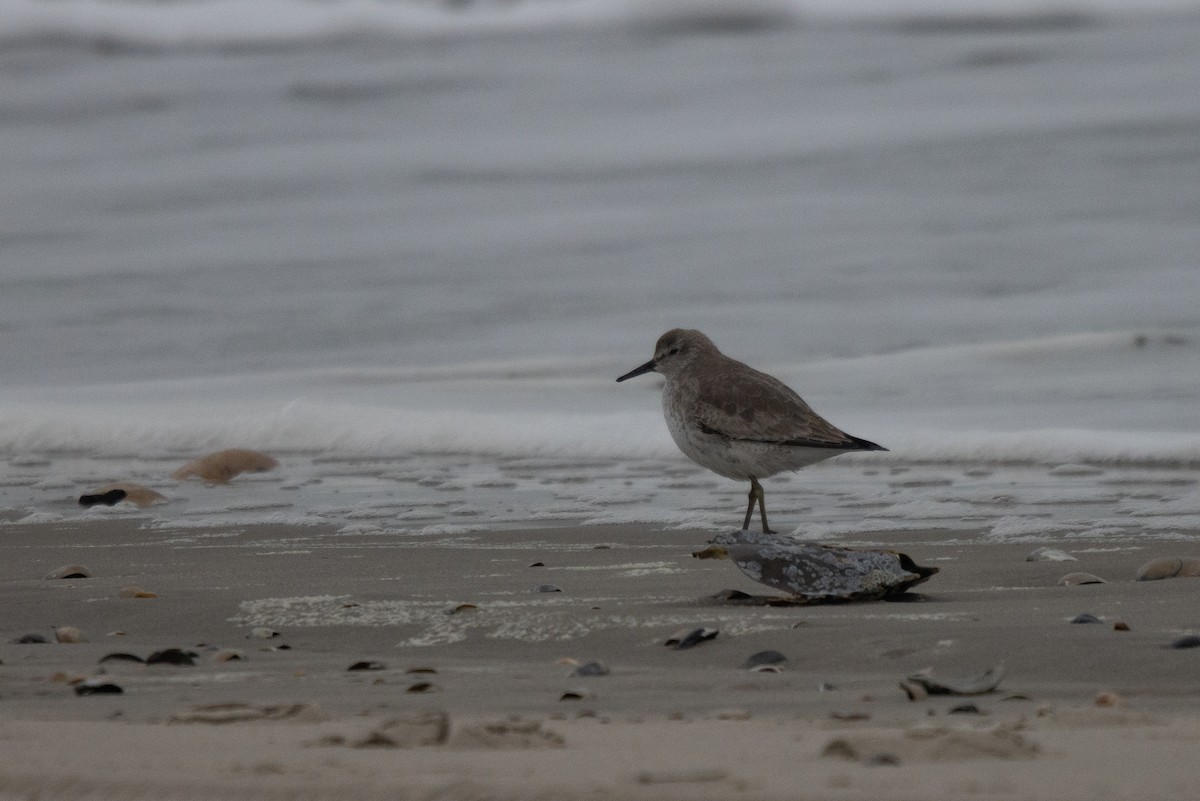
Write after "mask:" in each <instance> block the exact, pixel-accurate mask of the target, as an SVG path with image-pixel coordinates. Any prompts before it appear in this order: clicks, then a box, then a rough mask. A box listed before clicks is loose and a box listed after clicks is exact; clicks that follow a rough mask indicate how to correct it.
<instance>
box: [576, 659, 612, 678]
mask: <svg viewBox="0 0 1200 801" xmlns="http://www.w3.org/2000/svg"><path fill="white" fill-rule="evenodd" d="M608 672H609V671H608V666H607V665H605V664H604V663H603V662H585V663H583V664H582V665H580V666H579V667H577V668H575V669H574V670H572V671H571V675H572V676H607V675H608Z"/></svg>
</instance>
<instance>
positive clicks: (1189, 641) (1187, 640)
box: [1171, 634, 1200, 648]
mask: <svg viewBox="0 0 1200 801" xmlns="http://www.w3.org/2000/svg"><path fill="white" fill-rule="evenodd" d="M1171 647H1172V648H1200V637H1197V636H1196V635H1195V634H1189V635H1188V636H1186V637H1180V638H1179V639H1178V640H1176V641H1175V642H1173V643H1171Z"/></svg>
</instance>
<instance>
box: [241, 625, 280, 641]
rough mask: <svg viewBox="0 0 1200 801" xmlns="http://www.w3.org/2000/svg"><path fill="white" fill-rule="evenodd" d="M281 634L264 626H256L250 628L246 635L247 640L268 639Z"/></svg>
mask: <svg viewBox="0 0 1200 801" xmlns="http://www.w3.org/2000/svg"><path fill="white" fill-rule="evenodd" d="M279 636H281V635H280V634H279V632H278V631H275V630H274V629H269V628H267V627H266V626H256V627H255V628H252V629H250V633H249V634H247V635H246V639H247V640H270V639H272V638H274V637H279Z"/></svg>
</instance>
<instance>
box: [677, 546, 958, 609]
mask: <svg viewBox="0 0 1200 801" xmlns="http://www.w3.org/2000/svg"><path fill="white" fill-rule="evenodd" d="M692 556H694V557H696V558H697V559H730V560H732V561H733V563H734V564H735V565H737V566H738V568H739V569H740V570H741V571H742V572H743V573H745V574H746V575H747V576H749V577H750V578H752V579H754V580H755V581H757V582H759V583H760V584H765V585H767V586H768V587H773V588H775V589H777V590H783V591H785V592H787V593H788V594H789V595H791V596H792V597H793V598H794V599H801V600H802V602H803V603H822V602H829V601H866V600H877V599H880V598H889V597H893V596H897V595H902V594H903V593H905V592H907V591H908V590H909V589H911V588H912V587H914V586H916V585H917V584H920V583H921V582H923V581H927V580H928V579H929V578H930V577H931V576H933V575H935V574H936V573H937V572H938V569H937V568H936V567H921V566H920V565H917V564H916V563H915V562H913V560H912V559H911V558H910V557H909V556H907V555H906V554H902V553H898V552H896V551H883V550H877V551H866V550H854V549H851V548H837V547H833V546H827V545H815V544H813V543H805V542H797V541H795V540H791V539H787V538H785V537H780V536H777V535H774V534H768V533H765V532H763V533H758V532H753V531H747V530H741V531H732V532H727V533H723V534H718V535H717V536H716V537H714V538H713V539H712V544H711V545H709V546H708V547H707V548H704V549H702V550H700V551H696V552H695V553H693V554H692Z"/></svg>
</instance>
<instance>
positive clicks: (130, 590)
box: [117, 584, 158, 598]
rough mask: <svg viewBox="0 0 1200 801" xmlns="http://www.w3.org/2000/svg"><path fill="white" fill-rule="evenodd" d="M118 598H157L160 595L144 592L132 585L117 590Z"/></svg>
mask: <svg viewBox="0 0 1200 801" xmlns="http://www.w3.org/2000/svg"><path fill="white" fill-rule="evenodd" d="M117 597H118V598H157V597H158V594H157V593H153V592H150V591H149V590H143V589H142V588H141V587H137V586H135V585H132V584H131V585H129V586H128V587H122V588H121V589H119V590H117Z"/></svg>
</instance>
